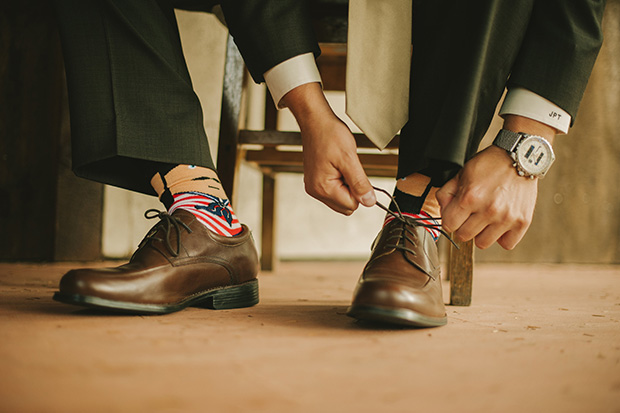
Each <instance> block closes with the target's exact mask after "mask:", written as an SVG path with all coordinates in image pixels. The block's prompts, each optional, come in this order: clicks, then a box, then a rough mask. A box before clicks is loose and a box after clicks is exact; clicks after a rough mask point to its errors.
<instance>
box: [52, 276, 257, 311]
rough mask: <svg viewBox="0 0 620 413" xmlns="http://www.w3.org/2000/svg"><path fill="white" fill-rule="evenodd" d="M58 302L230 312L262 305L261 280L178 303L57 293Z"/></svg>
mask: <svg viewBox="0 0 620 413" xmlns="http://www.w3.org/2000/svg"><path fill="white" fill-rule="evenodd" d="M53 298H54V300H56V301H60V302H61V303H65V304H74V305H79V306H82V307H90V308H98V309H105V310H111V311H115V312H122V313H131V314H169V313H174V312H176V311H180V310H183V309H185V308H187V307H200V308H209V309H212V310H227V309H231V308H244V307H252V306H253V305H256V304H258V301H259V299H258V280H252V281H250V282H247V283H244V284H240V285H233V286H228V287H222V288H218V289H214V290H210V291H207V292H204V293H201V294H199V295H196V296H193V297H190V298H187V299H185V300H183V301H180V302H178V303H175V304H142V303H131V302H124V301H114V300H108V299H106V298H99V297H94V296H88V295H80V294H63V293H61V292H56V293H54V297H53Z"/></svg>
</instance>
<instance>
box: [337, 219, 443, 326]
mask: <svg viewBox="0 0 620 413" xmlns="http://www.w3.org/2000/svg"><path fill="white" fill-rule="evenodd" d="M405 219H406V220H407V222H408V223H409V224H407V225H406V224H405V223H404V222H402V221H400V220H399V219H395V220H393V221H392V222H390V223H388V224H387V225H386V226H385V227H384V228H383V230H381V232H380V233H379V235H377V238H376V239H375V242H374V246H373V253H372V255H371V257H370V260H369V261H368V264H366V267H365V268H364V271H363V273H362V276H361V277H360V279H359V281H358V283H357V287H356V288H355V292H354V293H353V303H352V304H351V306H350V307H349V309H348V310H347V315H348V316H350V317H353V318H357V319H359V320H369V321H378V322H383V323H389V324H400V325H406V326H413V327H436V326H441V325H444V324H446V322H447V317H446V308H445V306H444V303H443V297H442V292H441V280H440V271H439V257H438V254H437V245H436V243H435V241H434V240H433V238H432V237H431V235H430V234H429V232H428V231H427V230H426V229H424V227H422V226H420V225H419V224H418V223H416V222H415V221H414V220H411V219H407V218H405Z"/></svg>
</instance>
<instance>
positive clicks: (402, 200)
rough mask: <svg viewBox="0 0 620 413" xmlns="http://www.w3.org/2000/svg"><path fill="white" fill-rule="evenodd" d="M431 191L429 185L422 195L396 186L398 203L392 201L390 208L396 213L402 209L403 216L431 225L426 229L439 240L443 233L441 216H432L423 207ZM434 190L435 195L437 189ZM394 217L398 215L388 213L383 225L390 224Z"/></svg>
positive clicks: (395, 192)
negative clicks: (416, 194) (412, 193)
mask: <svg viewBox="0 0 620 413" xmlns="http://www.w3.org/2000/svg"><path fill="white" fill-rule="evenodd" d="M431 191H432V188H431V187H430V186H429V187H428V188H427V190H426V191H425V192H424V194H423V195H422V196H413V195H410V194H407V193H405V192H402V191H401V190H399V189H398V188H395V189H394V201H396V203H395V202H394V201H392V203H390V208H389V209H390V211H392V212H394V213H398V212H397V211H398V210H400V211H401V212H402V214H403V216H405V217H408V218H412V219H415V220H417V221H418V222H419V223H421V224H423V225H430V226H426V227H425V229H426V230H427V231H428V232H429V233H430V234H431V236H432V237H433V239H434V240H435V241H437V240H438V239H439V236H440V235H441V233H440V232H439V228H441V224H440V223H439V221H438V219H439V218H438V217H433V216H431V215H430V214H429V213H428V212H426V211H425V210H424V209H423V208H424V207H425V206H426V205H427V204H428V202H425V201H427V196H428V194H429V192H431ZM432 192H433V196H434V192H435V191H432ZM396 204H397V205H398V207H397V206H396ZM429 209H430V208H429ZM394 219H396V217H394V216H393V215H391V214H387V215H386V217H385V221H384V223H383V225H384V226H385V225H387V224H389V223H390V222H392V221H393V220H394Z"/></svg>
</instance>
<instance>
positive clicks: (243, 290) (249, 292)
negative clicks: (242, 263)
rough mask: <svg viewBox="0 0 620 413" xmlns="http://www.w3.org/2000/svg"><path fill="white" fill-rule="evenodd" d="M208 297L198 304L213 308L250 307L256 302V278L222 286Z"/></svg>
mask: <svg viewBox="0 0 620 413" xmlns="http://www.w3.org/2000/svg"><path fill="white" fill-rule="evenodd" d="M209 298H210V300H208V301H207V302H203V303H202V305H200V306H201V307H203V306H204V307H209V308H212V309H214V310H226V309H230V308H243V307H251V306H253V305H256V304H258V280H252V281H250V282H248V283H245V284H242V285H235V286H233V287H228V288H223V289H221V290H218V291H216V292H214V293H213V295H211V296H210V297H209Z"/></svg>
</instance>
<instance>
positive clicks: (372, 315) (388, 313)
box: [346, 305, 448, 327]
mask: <svg viewBox="0 0 620 413" xmlns="http://www.w3.org/2000/svg"><path fill="white" fill-rule="evenodd" d="M346 314H347V315H348V316H349V317H353V318H355V319H358V320H363V321H371V322H374V323H380V324H391V325H399V326H407V327H440V326H443V325H446V324H447V323H448V317H446V316H444V317H429V316H425V315H422V314H420V313H416V312H415V311H413V310H409V309H405V308H386V307H374V306H365V305H352V306H351V307H349V309H348V310H347V313H346Z"/></svg>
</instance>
